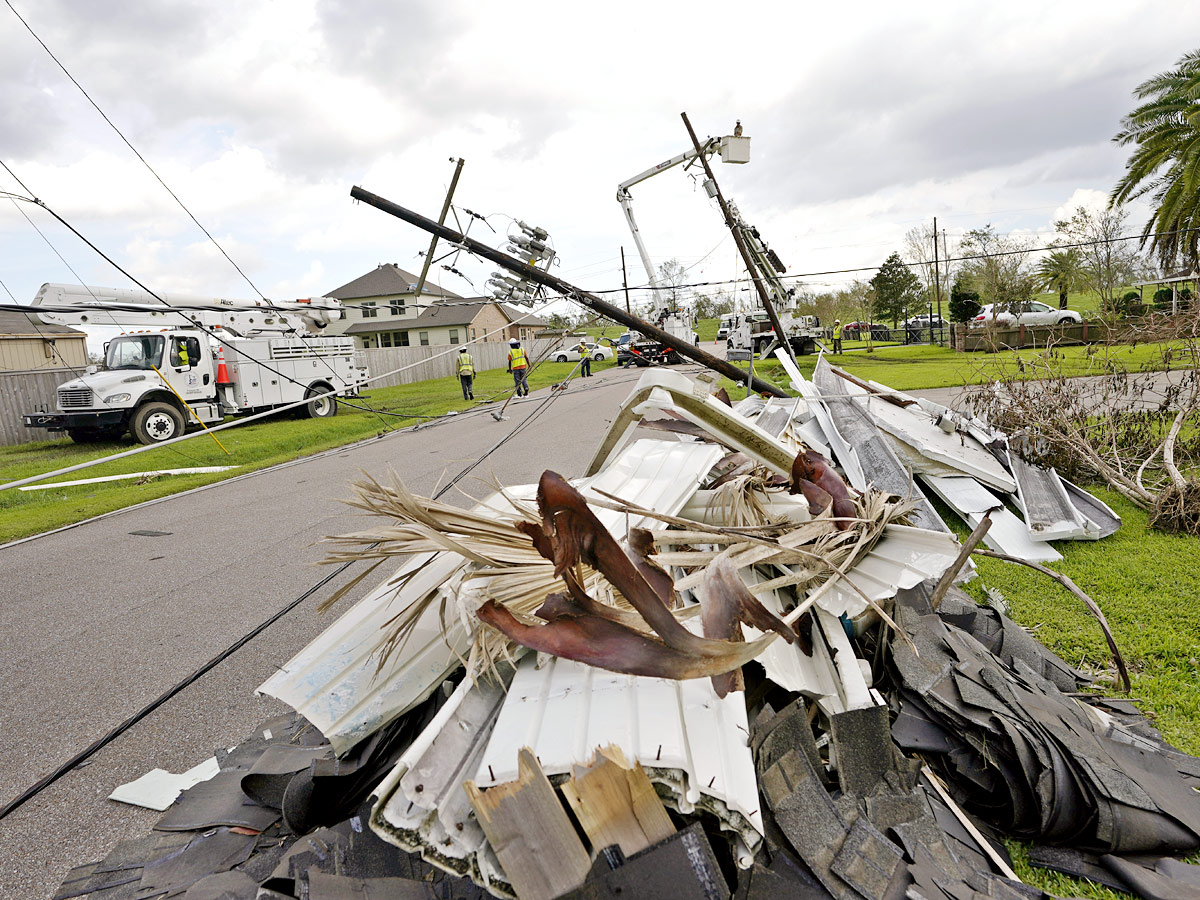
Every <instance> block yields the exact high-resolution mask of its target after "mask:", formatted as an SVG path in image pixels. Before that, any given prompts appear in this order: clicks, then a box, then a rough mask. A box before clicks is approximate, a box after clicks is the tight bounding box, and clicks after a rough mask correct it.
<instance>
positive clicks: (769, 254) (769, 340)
mask: <svg viewBox="0 0 1200 900" xmlns="http://www.w3.org/2000/svg"><path fill="white" fill-rule="evenodd" d="M729 214H730V216H731V217H732V218H733V227H734V228H735V229H737V231H738V234H740V235H741V238H742V242H743V244H744V245H745V247H746V251H747V252H748V253H749V254H750V258H751V259H752V260H753V262H754V265H755V268H757V269H758V271H759V273H760V277H761V279H762V283H763V287H765V288H766V290H767V293H768V294H770V296H771V305H772V306H773V307H774V308H775V314H776V315H777V316H778V317H779V324H780V325H781V326H782V327H783V337H784V339H785V340H786V341H787V342H788V344H789V345H790V346H791V349H792V355H794V356H803V355H804V354H805V353H813V352H814V351H815V350H816V348H817V341H818V340H819V339H820V338H821V337H822V335H823V332H822V330H821V320H820V319H818V318H817V317H816V316H802V315H797V314H796V298H795V295H796V289H795V288H794V287H788V286H787V285H785V284H784V283H783V279H782V277H781V276H782V275H783V273H784V272H786V271H787V267H786V266H785V265H784V264H783V262H782V261H781V260H780V259H779V256H778V255H777V254H776V253H775V251H774V250H772V249H771V248H770V247H768V246H767V243H766V241H764V240H763V238H762V235H760V234H759V232H758V229H757V228H755V227H754V226H753V225H748V224H746V222H745V220H744V219H742V214H741V213H740V212H739V211H738V208H737V204H735V203H733V202H732V201H730V202H729ZM722 321H723V320H722ZM778 345H779V339H778V338H777V337H776V335H775V328H774V326H772V324H771V319H770V317H769V316H768V315H767V313H766V312H765V311H763V310H761V309H760V310H758V311H755V312H751V313H745V314H743V315H738V316H735V317H734V319H733V322H732V323H731V324H730V327H729V340H728V347H729V349H730V350H742V351H746V352H750V353H755V354H758V355H759V356H761V357H765V356H767V355H769V354H770V353H771V351H772V350H774V349H775V347H776V346H778Z"/></svg>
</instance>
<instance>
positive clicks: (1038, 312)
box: [972, 300, 1083, 327]
mask: <svg viewBox="0 0 1200 900" xmlns="http://www.w3.org/2000/svg"><path fill="white" fill-rule="evenodd" d="M993 320H994V321H995V323H996V324H997V325H1004V326H1007V327H1013V326H1016V325H1070V324H1072V323H1078V322H1082V321H1083V316H1081V315H1079V313H1077V312H1075V310H1073V309H1055V308H1054V307H1053V306H1047V305H1046V304H1045V303H1039V302H1038V301H1037V300H1027V301H1025V302H1024V303H1022V304H1021V305H1020V306H1019V307H1018V308H1016V309H998V308H997V304H995V303H989V304H988V305H987V306H985V307H984V308H983V309H981V310H980V311H979V314H978V315H977V316H975V318H974V320H973V321H972V324H974V325H986V324H987V323H989V322H992V321H993Z"/></svg>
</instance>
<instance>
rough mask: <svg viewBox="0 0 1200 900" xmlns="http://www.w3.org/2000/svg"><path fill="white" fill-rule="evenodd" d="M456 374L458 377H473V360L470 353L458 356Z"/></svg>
mask: <svg viewBox="0 0 1200 900" xmlns="http://www.w3.org/2000/svg"><path fill="white" fill-rule="evenodd" d="M458 374H459V375H474V374H475V360H473V359H471V354H470V353H460V354H458Z"/></svg>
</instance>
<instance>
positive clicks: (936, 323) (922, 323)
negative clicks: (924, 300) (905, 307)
mask: <svg viewBox="0 0 1200 900" xmlns="http://www.w3.org/2000/svg"><path fill="white" fill-rule="evenodd" d="M931 320H932V322H933V327H934V328H945V327H946V320H945V319H943V318H942V317H941V316H939V315H938V314H937V313H934V314H933V315H932V316H930V315H929V313H921V315H919V316H913V317H912V318H911V319H909V320H908V321H907V322H905V323H904V324H905V325H906V326H908V327H909V328H929V327H930V325H929V323H930V321H931Z"/></svg>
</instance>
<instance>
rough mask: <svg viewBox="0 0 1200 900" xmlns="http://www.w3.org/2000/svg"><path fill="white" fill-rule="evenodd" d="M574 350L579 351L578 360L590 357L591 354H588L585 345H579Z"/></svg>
mask: <svg viewBox="0 0 1200 900" xmlns="http://www.w3.org/2000/svg"><path fill="white" fill-rule="evenodd" d="M575 349H576V350H578V351H579V358H580V359H582V358H583V357H585V356H590V355H591V354H590V353H589V352H588V348H587V344H580V345H579V346H578V347H576V348H575Z"/></svg>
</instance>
